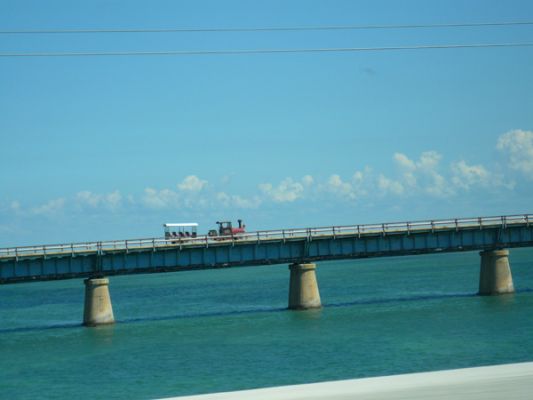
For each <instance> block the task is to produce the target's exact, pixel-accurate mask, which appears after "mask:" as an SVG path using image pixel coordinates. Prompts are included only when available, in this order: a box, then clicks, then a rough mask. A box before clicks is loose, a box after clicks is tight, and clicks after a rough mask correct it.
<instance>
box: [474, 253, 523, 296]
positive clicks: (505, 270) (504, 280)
mask: <svg viewBox="0 0 533 400" xmlns="http://www.w3.org/2000/svg"><path fill="white" fill-rule="evenodd" d="M479 255H480V256H481V268H480V272H479V294H480V295H485V296H490V295H497V294H505V293H514V285H513V276H512V274H511V267H510V266H509V250H486V251H482V252H480V253H479Z"/></svg>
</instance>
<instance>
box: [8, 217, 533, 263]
mask: <svg viewBox="0 0 533 400" xmlns="http://www.w3.org/2000/svg"><path fill="white" fill-rule="evenodd" d="M532 222H533V214H521V215H504V216H497V217H477V218H455V219H445V220H430V221H412V222H390V223H382V224H363V225H346V226H329V227H318V228H303V229H281V230H267V231H256V232H247V233H242V234H238V235H228V236H214V237H213V236H207V235H204V236H197V237H195V238H189V237H185V238H172V239H163V238H149V239H128V240H111V241H105V242H84V243H69V244H51V245H40V246H20V247H9V248H0V259H1V258H13V257H14V258H16V259H18V258H19V257H28V256H30V257H31V256H36V257H38V256H47V255H68V254H71V255H73V256H74V255H76V254H88V253H97V254H103V253H105V252H106V251H114V250H121V251H123V250H125V251H126V252H128V251H130V250H136V249H149V248H152V249H153V250H154V251H155V250H156V249H161V248H168V247H176V246H178V247H180V248H182V247H189V246H206V247H208V246H209V245H210V244H215V243H217V244H219V243H235V241H238V242H239V243H242V242H257V243H260V242H261V241H268V240H292V239H307V240H312V239H313V238H317V237H321V238H324V237H332V238H336V237H337V236H358V237H361V236H364V235H376V234H381V235H384V236H385V235H388V234H401V233H407V234H410V233H412V232H420V231H432V232H433V231H437V230H451V229H455V230H457V231H458V230H460V229H465V228H469V229H472V228H479V229H483V228H494V227H501V228H502V229H505V228H507V227H508V226H513V225H524V224H525V225H527V226H529V224H530V223H532Z"/></svg>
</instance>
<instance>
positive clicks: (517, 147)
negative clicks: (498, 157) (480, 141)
mask: <svg viewBox="0 0 533 400" xmlns="http://www.w3.org/2000/svg"><path fill="white" fill-rule="evenodd" d="M496 148H497V149H498V150H500V151H501V152H502V153H504V154H505V155H506V156H507V158H508V159H509V167H510V168H511V169H514V170H516V171H520V172H522V173H523V174H525V175H526V176H527V177H528V178H529V179H533V132H532V131H523V130H514V131H510V132H507V133H504V134H503V135H501V136H500V137H499V138H498V144H497V145H496Z"/></svg>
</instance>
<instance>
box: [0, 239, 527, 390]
mask: <svg viewBox="0 0 533 400" xmlns="http://www.w3.org/2000/svg"><path fill="white" fill-rule="evenodd" d="M479 262H480V257H479V255H478V254H477V253H476V252H465V253H450V254H438V255H420V256H405V257H391V258H374V259H361V260H346V261H335V262H321V263H318V264H317V278H318V284H319V288H320V295H321V298H322V304H323V308H322V309H319V310H309V311H288V310H287V299H288V287H289V270H288V266H287V265H272V266H263V267H250V268H228V269H218V270H204V271H187V272H177V273H165V274H148V275H130V276H117V277H110V286H109V287H110V293H111V299H112V302H113V310H114V314H115V319H116V324H114V325H110V326H102V327H97V328H85V327H82V326H81V320H82V316H83V296H84V285H83V281H82V280H80V279H75V280H66V281H54V282H38V283H27V284H13V285H1V286H0V398H2V399H15V398H16V399H33V398H50V399H54V398H57V399H64V398H76V399H97V398H106V399H130V400H132V399H153V398H161V397H170V396H179V395H190V394H201V393H211V392H220V391H231V390H240V389H252V388H259V387H270V386H279V385H289V384H299V383H310V382H322V381H331V380H339V379H350V378H361V377H370V376H383V375H391V374H401V373H409V372H422V371H434V370H442V369H452V368H464V367H474V366H482V365H493V364H504V363H514V362H522V361H533V335H531V332H533V249H511V254H510V263H511V268H512V272H513V279H514V284H515V288H516V293H515V294H512V295H503V296H495V297H481V296H477V295H476V292H477V289H478V280H479Z"/></svg>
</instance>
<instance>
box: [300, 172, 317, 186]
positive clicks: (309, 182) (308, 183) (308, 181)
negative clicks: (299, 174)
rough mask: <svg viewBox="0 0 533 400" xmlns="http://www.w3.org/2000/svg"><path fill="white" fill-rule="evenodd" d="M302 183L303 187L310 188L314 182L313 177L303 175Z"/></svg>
mask: <svg viewBox="0 0 533 400" xmlns="http://www.w3.org/2000/svg"><path fill="white" fill-rule="evenodd" d="M302 183H303V184H304V185H305V186H311V185H312V184H313V183H315V180H314V179H313V177H312V176H311V175H305V176H304V177H303V178H302Z"/></svg>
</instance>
